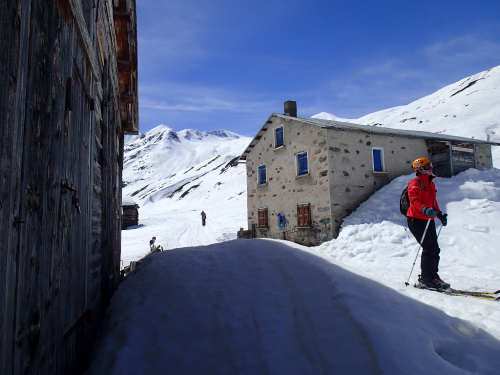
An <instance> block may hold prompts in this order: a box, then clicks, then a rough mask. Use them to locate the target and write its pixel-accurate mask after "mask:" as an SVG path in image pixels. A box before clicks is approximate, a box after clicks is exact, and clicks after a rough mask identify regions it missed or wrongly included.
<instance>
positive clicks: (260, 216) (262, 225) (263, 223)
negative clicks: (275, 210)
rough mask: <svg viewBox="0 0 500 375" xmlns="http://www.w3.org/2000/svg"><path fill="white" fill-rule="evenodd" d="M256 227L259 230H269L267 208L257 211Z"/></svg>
mask: <svg viewBox="0 0 500 375" xmlns="http://www.w3.org/2000/svg"><path fill="white" fill-rule="evenodd" d="M257 227H258V228H259V229H268V228H269V215H268V209H267V207H259V208H258V209H257Z"/></svg>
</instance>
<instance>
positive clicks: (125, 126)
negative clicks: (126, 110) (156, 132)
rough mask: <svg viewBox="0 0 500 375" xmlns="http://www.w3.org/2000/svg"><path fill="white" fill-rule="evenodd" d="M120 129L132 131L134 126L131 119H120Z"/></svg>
mask: <svg viewBox="0 0 500 375" xmlns="http://www.w3.org/2000/svg"><path fill="white" fill-rule="evenodd" d="M122 130H123V131H124V132H131V131H134V126H133V124H132V122H131V121H122Z"/></svg>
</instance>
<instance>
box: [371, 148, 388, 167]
mask: <svg viewBox="0 0 500 375" xmlns="http://www.w3.org/2000/svg"><path fill="white" fill-rule="evenodd" d="M375 151H379V152H380V167H381V168H382V170H380V171H378V170H375ZM372 170H373V172H374V173H385V160H384V149H383V148H382V147H372Z"/></svg>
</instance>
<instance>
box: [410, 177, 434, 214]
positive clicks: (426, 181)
mask: <svg viewBox="0 0 500 375" xmlns="http://www.w3.org/2000/svg"><path fill="white" fill-rule="evenodd" d="M434 177H436V176H427V175H424V174H418V175H417V177H416V178H418V179H419V180H420V181H422V187H421V185H420V182H418V181H417V180H416V179H413V180H411V181H410V183H409V184H408V198H409V199H410V208H408V213H407V215H406V216H408V217H414V218H417V219H424V220H428V219H429V216H427V215H424V214H423V213H422V208H424V207H434V208H435V209H436V210H437V211H438V212H439V211H441V210H440V208H439V205H438V202H437V199H436V185H434V182H432V180H433V179H434ZM432 219H433V220H434V218H432Z"/></svg>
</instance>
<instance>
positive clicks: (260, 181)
mask: <svg viewBox="0 0 500 375" xmlns="http://www.w3.org/2000/svg"><path fill="white" fill-rule="evenodd" d="M262 167H264V168H263V170H264V173H265V179H264V182H262V179H261V177H262V176H261V171H262ZM257 170H258V175H257V182H258V185H267V166H266V164H260V165H259V168H258V169H257Z"/></svg>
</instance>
